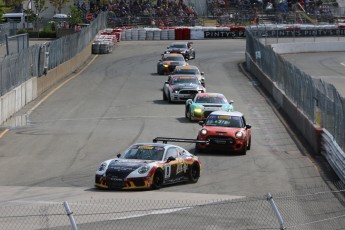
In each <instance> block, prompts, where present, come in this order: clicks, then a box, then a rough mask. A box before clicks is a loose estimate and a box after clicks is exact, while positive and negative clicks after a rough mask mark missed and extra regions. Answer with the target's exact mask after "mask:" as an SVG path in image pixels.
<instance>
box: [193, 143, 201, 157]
mask: <svg viewBox="0 0 345 230" xmlns="http://www.w3.org/2000/svg"><path fill="white" fill-rule="evenodd" d="M202 152H203V150H202V149H200V148H199V146H198V143H195V148H194V155H197V154H198V153H202Z"/></svg>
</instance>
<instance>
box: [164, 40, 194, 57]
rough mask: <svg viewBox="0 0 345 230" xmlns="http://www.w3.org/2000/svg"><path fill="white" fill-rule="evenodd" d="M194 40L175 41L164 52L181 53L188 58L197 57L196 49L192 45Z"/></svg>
mask: <svg viewBox="0 0 345 230" xmlns="http://www.w3.org/2000/svg"><path fill="white" fill-rule="evenodd" d="M192 44H193V42H183V41H180V42H174V43H172V44H171V45H170V46H168V47H167V49H166V50H165V51H164V54H169V53H179V54H182V55H183V57H184V58H185V59H186V60H190V59H195V50H194V48H193V47H192Z"/></svg>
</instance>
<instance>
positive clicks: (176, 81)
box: [172, 78, 200, 85]
mask: <svg viewBox="0 0 345 230" xmlns="http://www.w3.org/2000/svg"><path fill="white" fill-rule="evenodd" d="M172 84H173V85H176V84H200V81H199V80H198V79H197V78H174V79H173V81H172Z"/></svg>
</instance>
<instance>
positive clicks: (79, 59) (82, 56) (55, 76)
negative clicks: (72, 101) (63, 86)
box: [37, 42, 92, 95]
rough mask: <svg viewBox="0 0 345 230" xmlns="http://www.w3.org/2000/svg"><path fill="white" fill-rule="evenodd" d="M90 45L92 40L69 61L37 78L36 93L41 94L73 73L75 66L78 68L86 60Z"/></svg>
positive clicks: (89, 54)
mask: <svg viewBox="0 0 345 230" xmlns="http://www.w3.org/2000/svg"><path fill="white" fill-rule="evenodd" d="M91 46H92V42H91V43H90V44H89V45H88V46H87V47H86V48H85V49H84V50H83V51H82V52H80V53H79V54H78V55H77V56H75V57H74V58H72V59H71V60H69V61H66V62H64V63H62V64H61V65H58V66H57V67H56V68H54V69H51V70H49V71H48V73H47V75H43V76H41V77H39V78H37V94H38V95H41V94H42V93H44V92H45V91H47V90H48V89H50V88H51V87H52V86H53V85H54V84H56V83H57V82H59V81H61V80H63V79H64V78H66V77H67V76H68V75H70V74H71V73H73V72H74V71H75V70H76V69H77V68H79V67H80V66H81V65H82V64H83V63H85V62H86V60H87V59H88V58H89V57H90V56H91Z"/></svg>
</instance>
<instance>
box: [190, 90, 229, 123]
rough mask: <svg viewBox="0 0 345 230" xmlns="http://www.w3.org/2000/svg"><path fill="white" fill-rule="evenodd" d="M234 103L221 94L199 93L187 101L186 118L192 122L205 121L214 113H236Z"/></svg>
mask: <svg viewBox="0 0 345 230" xmlns="http://www.w3.org/2000/svg"><path fill="white" fill-rule="evenodd" d="M233 103H234V101H233V100H230V101H228V100H227V99H226V97H225V96H224V95H223V94H221V93H198V94H196V95H195V97H194V99H188V100H187V101H186V110H185V117H186V118H188V119H189V120H190V121H203V120H206V118H207V117H208V115H210V113H212V112H213V111H218V110H222V111H228V112H231V111H234V107H233V105H232V104H233Z"/></svg>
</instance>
